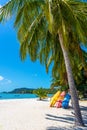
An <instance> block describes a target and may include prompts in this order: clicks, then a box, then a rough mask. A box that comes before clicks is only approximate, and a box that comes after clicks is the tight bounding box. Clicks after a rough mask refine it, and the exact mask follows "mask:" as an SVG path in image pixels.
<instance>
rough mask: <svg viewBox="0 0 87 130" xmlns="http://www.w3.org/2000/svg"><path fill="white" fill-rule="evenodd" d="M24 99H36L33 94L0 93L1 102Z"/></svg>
mask: <svg viewBox="0 0 87 130" xmlns="http://www.w3.org/2000/svg"><path fill="white" fill-rule="evenodd" d="M24 98H36V95H34V94H11V93H0V100H2V99H24Z"/></svg>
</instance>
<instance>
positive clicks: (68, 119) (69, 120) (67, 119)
mask: <svg viewBox="0 0 87 130" xmlns="http://www.w3.org/2000/svg"><path fill="white" fill-rule="evenodd" d="M80 108H81V113H82V117H83V121H84V124H85V127H80V126H78V127H76V126H74V120H75V117H74V115H73V114H71V115H64V116H61V117H60V116H55V115H52V114H46V119H48V120H53V121H59V122H64V123H66V126H67V124H71V125H72V127H70V126H68V127H60V126H59V127H54V126H49V127H47V129H46V130H87V107H84V106H80ZM57 126H58V124H57Z"/></svg>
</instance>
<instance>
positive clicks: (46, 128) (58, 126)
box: [0, 98, 87, 130]
mask: <svg viewBox="0 0 87 130" xmlns="http://www.w3.org/2000/svg"><path fill="white" fill-rule="evenodd" d="M49 104H50V102H49V99H46V100H44V101H39V100H37V99H36V98H35V99H13V100H0V130H87V127H75V126H74V115H73V114H72V113H71V111H72V108H71V107H70V108H69V109H63V108H56V107H52V108H51V107H49ZM80 106H81V112H82V116H83V119H84V123H85V125H86V126H87V101H80Z"/></svg>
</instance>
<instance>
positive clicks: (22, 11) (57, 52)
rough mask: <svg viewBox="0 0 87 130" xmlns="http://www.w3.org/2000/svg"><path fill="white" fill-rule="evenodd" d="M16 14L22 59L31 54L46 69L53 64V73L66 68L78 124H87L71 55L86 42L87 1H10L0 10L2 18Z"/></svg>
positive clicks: (3, 19) (0, 17) (0, 19)
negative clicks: (77, 90)
mask: <svg viewBox="0 0 87 130" xmlns="http://www.w3.org/2000/svg"><path fill="white" fill-rule="evenodd" d="M14 14H15V15H16V16H15V17H16V18H15V23H14V26H15V28H16V29H17V32H18V39H19V41H20V52H21V58H22V59H25V57H26V55H27V54H29V55H30V57H31V60H32V61H36V60H37V59H40V62H41V63H42V64H45V65H46V69H47V70H48V68H49V66H50V64H52V66H53V69H52V73H53V75H58V74H60V76H61V73H60V71H59V68H60V67H61V66H62V68H63V70H64V71H65V68H66V72H67V78H68V84H69V88H70V92H71V98H72V103H73V108H74V111H75V118H76V120H75V123H76V125H81V126H84V123H83V120H82V116H81V112H80V107H79V102H78V96H77V92H76V87H75V83H74V78H73V72H72V61H71V59H70V54H71V53H73V57H75V55H74V52H76V51H77V55H78V54H79V53H78V51H79V49H78V47H79V46H80V43H83V44H87V26H86V25H87V3H84V2H81V1H80V0H55V1H54V0H17V1H15V0H10V1H9V2H8V3H7V4H6V5H4V6H3V7H2V8H1V9H0V21H1V22H2V21H3V22H4V21H5V20H7V19H8V18H9V17H11V16H12V15H14ZM76 48H77V49H76ZM75 50H76V51H75ZM80 59H81V58H80ZM63 60H64V62H62V61H63ZM62 63H65V64H63V65H62ZM57 70H58V71H57ZM58 72H59V73H58Z"/></svg>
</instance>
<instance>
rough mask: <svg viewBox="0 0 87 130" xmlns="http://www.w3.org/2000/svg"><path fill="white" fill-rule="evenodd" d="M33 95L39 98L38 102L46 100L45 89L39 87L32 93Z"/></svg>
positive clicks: (46, 92)
mask: <svg viewBox="0 0 87 130" xmlns="http://www.w3.org/2000/svg"><path fill="white" fill-rule="evenodd" d="M33 94H35V95H36V96H37V97H39V99H40V100H42V99H45V98H47V94H48V91H46V89H44V88H42V87H40V88H38V89H36V90H34V91H33Z"/></svg>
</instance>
